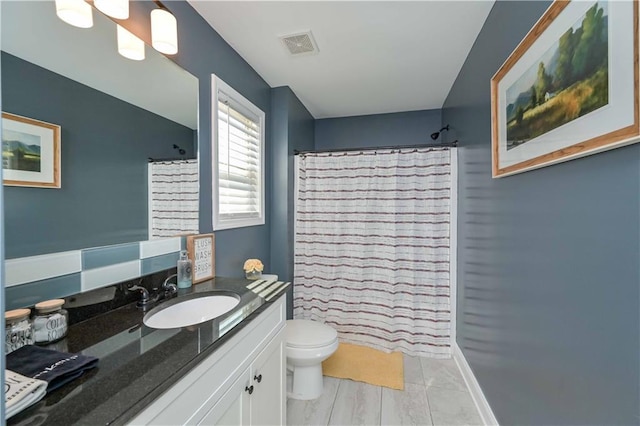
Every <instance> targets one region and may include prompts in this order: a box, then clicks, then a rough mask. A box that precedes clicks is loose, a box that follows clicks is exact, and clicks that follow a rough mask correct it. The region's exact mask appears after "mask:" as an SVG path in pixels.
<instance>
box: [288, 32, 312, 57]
mask: <svg viewBox="0 0 640 426" xmlns="http://www.w3.org/2000/svg"><path fill="white" fill-rule="evenodd" d="M280 40H282V43H283V44H284V46H285V47H286V48H287V50H288V51H289V53H291V55H293V56H301V55H314V54H316V53H318V46H317V45H316V42H315V40H314V39H313V35H312V34H311V31H307V32H305V33H298V34H291V35H286V36H282V37H280Z"/></svg>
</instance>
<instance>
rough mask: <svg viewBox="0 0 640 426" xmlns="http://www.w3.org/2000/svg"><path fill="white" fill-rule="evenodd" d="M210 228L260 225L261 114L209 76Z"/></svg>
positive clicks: (228, 87) (262, 216)
mask: <svg viewBox="0 0 640 426" xmlns="http://www.w3.org/2000/svg"><path fill="white" fill-rule="evenodd" d="M211 84H212V93H213V97H212V102H211V106H212V110H213V120H212V127H213V129H212V138H213V139H212V140H213V141H214V143H213V144H212V145H213V149H212V155H213V162H212V165H213V229H214V230H220V229H230V228H240V227H243V226H254V225H264V112H262V111H261V110H260V109H259V108H258V107H256V106H255V105H253V104H252V103H251V102H249V101H248V100H247V99H246V98H245V97H244V96H242V95H241V94H240V93H238V92H236V91H235V90H233V89H232V88H231V86H229V85H228V84H226V83H225V82H224V81H222V80H220V79H219V78H218V77H216V76H215V75H212V79H211Z"/></svg>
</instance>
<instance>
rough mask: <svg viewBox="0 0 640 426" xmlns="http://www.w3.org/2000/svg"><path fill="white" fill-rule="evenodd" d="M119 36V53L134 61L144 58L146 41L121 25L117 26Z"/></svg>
mask: <svg viewBox="0 0 640 426" xmlns="http://www.w3.org/2000/svg"><path fill="white" fill-rule="evenodd" d="M117 36H118V53H119V54H121V55H122V56H124V57H125V58H129V59H133V60H134V61H142V60H143V59H144V41H142V40H140V39H139V38H138V37H136V36H135V35H133V34H131V33H130V32H129V31H128V30H126V29H124V28H123V27H121V26H120V25H118V26H117Z"/></svg>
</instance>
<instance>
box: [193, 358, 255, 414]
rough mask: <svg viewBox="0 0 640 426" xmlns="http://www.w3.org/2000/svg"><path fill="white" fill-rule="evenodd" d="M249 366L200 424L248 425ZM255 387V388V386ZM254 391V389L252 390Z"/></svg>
mask: <svg viewBox="0 0 640 426" xmlns="http://www.w3.org/2000/svg"><path fill="white" fill-rule="evenodd" d="M250 372H251V371H250V368H247V369H246V370H245V371H244V372H243V373H242V374H241V375H240V377H239V378H238V380H236V381H235V382H234V383H233V384H232V385H231V388H229V390H228V391H227V392H226V393H225V394H224V395H223V396H222V398H220V400H218V402H217V403H216V405H214V406H213V408H211V410H210V411H209V412H208V413H207V414H206V415H205V416H204V418H202V420H200V422H199V423H198V424H199V425H234V426H235V425H246V424H249V418H250V417H249V410H250V396H249V386H250V383H249V373H250ZM254 389H255V388H254ZM252 393H253V391H252Z"/></svg>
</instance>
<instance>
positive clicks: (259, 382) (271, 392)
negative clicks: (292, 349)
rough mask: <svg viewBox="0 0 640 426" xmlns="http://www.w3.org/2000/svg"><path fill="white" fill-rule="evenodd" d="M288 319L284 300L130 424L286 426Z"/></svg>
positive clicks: (272, 306) (264, 313) (279, 300)
mask: <svg viewBox="0 0 640 426" xmlns="http://www.w3.org/2000/svg"><path fill="white" fill-rule="evenodd" d="M285 315H286V312H285V306H284V298H283V297H280V298H279V299H278V300H276V301H275V302H274V303H273V304H272V305H271V306H269V307H267V308H266V309H265V310H264V312H262V313H260V314H259V315H258V316H257V317H256V318H255V320H253V321H251V322H250V323H249V324H247V325H246V326H245V327H244V328H243V329H242V330H240V331H239V332H238V333H237V334H236V335H235V336H234V337H233V338H231V339H230V340H229V341H228V342H227V343H225V344H224V345H222V347H220V348H219V349H217V350H216V351H215V352H213V354H211V355H210V356H209V357H207V358H206V359H205V360H203V361H202V362H201V363H200V364H198V365H197V366H196V367H195V368H194V369H193V370H191V371H190V372H189V373H188V374H187V375H186V376H185V377H183V378H182V379H180V380H179V381H178V382H177V383H176V384H174V385H173V386H172V387H171V388H169V389H168V390H167V391H166V392H165V393H164V394H163V395H162V396H161V397H160V398H158V399H157V400H155V401H154V402H153V403H152V404H151V405H150V406H149V407H147V408H146V409H145V410H144V411H143V412H141V413H140V414H139V415H138V416H136V417H135V418H134V419H133V420H132V421H131V424H134V425H139V424H176V425H177V424H206V425H212V424H225V425H257V424H264V425H284V424H285V423H286V422H285V415H286V408H285V404H286V397H285V385H286V383H285V380H286V379H285V363H286V361H285V351H284V325H285V320H286V317H285Z"/></svg>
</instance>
